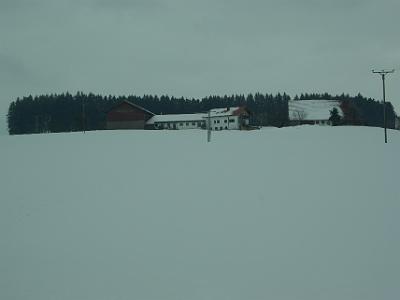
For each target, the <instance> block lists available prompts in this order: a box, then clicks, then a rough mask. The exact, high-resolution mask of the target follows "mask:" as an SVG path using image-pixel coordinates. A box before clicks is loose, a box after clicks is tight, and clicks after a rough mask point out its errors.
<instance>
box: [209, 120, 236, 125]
mask: <svg viewBox="0 0 400 300" xmlns="http://www.w3.org/2000/svg"><path fill="white" fill-rule="evenodd" d="M220 121H221V120H214V124H219V123H220ZM224 123H228V120H226V119H225V120H224ZM229 123H235V119H229Z"/></svg>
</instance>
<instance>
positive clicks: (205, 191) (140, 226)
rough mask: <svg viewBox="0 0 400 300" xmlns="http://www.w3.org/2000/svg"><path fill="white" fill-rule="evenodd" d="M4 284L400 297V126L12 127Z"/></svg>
mask: <svg viewBox="0 0 400 300" xmlns="http://www.w3.org/2000/svg"><path fill="white" fill-rule="evenodd" d="M0 145H1V147H0V153H1V155H0V166H1V169H0V170H1V171H0V182H1V191H0V196H1V200H0V237H1V238H0V249H1V250H0V299H18V300H23V299H29V300H36V299H37V300H46V299H49V300H50V299H51V300H53V299H57V300H58V299H60V300H64V299H68V300H72V299H73V300H78V299H85V300H87V299H93V300H101V299H189V300H191V299H218V300H220V299H307V300H310V299H318V300H319V299H324V300H325V299H335V300H336V299H340V300H344V299H363V300H368V299H374V300H375V299H397V298H398V297H399V295H400V285H399V280H400V259H399V255H398V254H399V253H400V234H399V228H400V218H399V215H400V202H399V199H400V189H399V177H398V175H399V170H400V160H399V153H400V132H396V131H389V144H387V145H385V144H384V143H383V130H381V129H377V128H362V127H336V128H334V127H311V126H303V127H293V128H284V129H272V128H271V129H263V130H260V131H252V132H233V131H231V132H226V131H225V132H215V133H213V140H212V142H211V143H209V144H207V143H206V132H205V131H201V130H199V131H189V130H188V131H113V132H111V131H108V132H91V133H86V134H82V133H71V134H48V135H29V136H11V137H10V136H2V137H0Z"/></svg>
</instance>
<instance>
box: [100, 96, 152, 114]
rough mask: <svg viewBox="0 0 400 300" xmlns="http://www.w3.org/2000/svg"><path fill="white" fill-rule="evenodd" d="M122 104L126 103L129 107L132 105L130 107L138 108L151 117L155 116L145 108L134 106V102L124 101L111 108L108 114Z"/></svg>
mask: <svg viewBox="0 0 400 300" xmlns="http://www.w3.org/2000/svg"><path fill="white" fill-rule="evenodd" d="M122 103H126V104H128V105H130V106H133V107H135V108H137V109H140V110H142V111H144V112H146V113H148V114H149V115H152V116H154V115H155V114H154V113H152V112H151V111H149V110H147V109H145V108H144V107H141V106H140V105H137V104H134V103H132V102H130V101H128V100H123V101H122V102H120V103H118V104H116V105H114V106H113V107H111V108H110V109H109V110H108V111H107V113H108V112H110V111H112V110H113V109H114V108H116V107H118V106H120V105H121V104H122Z"/></svg>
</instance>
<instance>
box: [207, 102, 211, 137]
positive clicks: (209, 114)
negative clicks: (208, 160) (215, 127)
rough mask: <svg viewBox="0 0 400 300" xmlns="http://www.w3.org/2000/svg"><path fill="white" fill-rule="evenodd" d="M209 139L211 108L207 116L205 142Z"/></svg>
mask: <svg viewBox="0 0 400 300" xmlns="http://www.w3.org/2000/svg"><path fill="white" fill-rule="evenodd" d="M210 141H211V110H209V111H208V116H207V142H208V143H209V142H210Z"/></svg>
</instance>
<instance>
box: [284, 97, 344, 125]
mask: <svg viewBox="0 0 400 300" xmlns="http://www.w3.org/2000/svg"><path fill="white" fill-rule="evenodd" d="M340 104H341V101H340V100H326V99H320V100H314V99H310V100H290V101H289V119H290V120H298V117H299V116H298V114H299V113H301V117H302V120H305V121H312V120H329V117H330V111H331V110H332V109H334V108H336V109H337V110H338V112H339V115H341V116H343V111H342V109H341V107H340Z"/></svg>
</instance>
